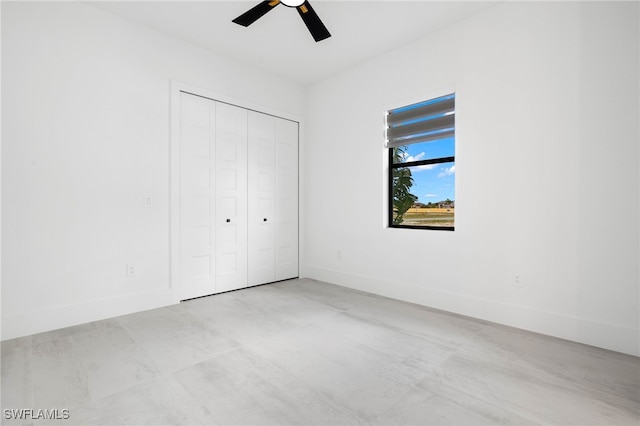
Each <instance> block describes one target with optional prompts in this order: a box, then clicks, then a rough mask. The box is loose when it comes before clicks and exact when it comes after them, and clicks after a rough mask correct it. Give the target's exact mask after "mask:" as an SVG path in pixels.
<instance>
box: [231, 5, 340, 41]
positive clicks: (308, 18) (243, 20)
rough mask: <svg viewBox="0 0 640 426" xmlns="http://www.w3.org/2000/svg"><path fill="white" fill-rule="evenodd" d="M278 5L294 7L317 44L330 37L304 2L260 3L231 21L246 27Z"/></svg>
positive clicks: (314, 13) (325, 28)
mask: <svg viewBox="0 0 640 426" xmlns="http://www.w3.org/2000/svg"><path fill="white" fill-rule="evenodd" d="M280 3H282V4H284V5H285V6H287V7H294V8H296V9H297V10H298V13H299V14H300V17H301V18H302V20H303V21H304V23H305V25H306V26H307V28H308V29H309V32H310V33H311V35H312V36H313V39H314V40H315V41H316V42H318V41H321V40H324V39H325V38H329V37H331V34H329V30H327V27H325V26H324V24H323V23H322V21H321V20H320V18H319V17H318V14H316V12H315V11H314V10H313V8H312V7H311V5H310V4H309V2H308V1H306V0H271V1H269V0H267V1H263V2H260V3H259V4H258V5H257V6H254V7H253V8H251V9H249V10H248V11H246V12H245V13H243V14H242V15H240V16H238V17H237V18H236V19H234V20H233V22H235V23H236V24H238V25H242V26H243V27H248V26H249V25H251V24H253V23H254V22H256V21H257V20H258V19H259V18H261V17H263V16H264V15H265V14H266V13H267V12H269V11H271V10H273V9H274V8H275V7H276V6H277V5H279V4H280Z"/></svg>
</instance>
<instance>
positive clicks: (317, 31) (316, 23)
mask: <svg viewBox="0 0 640 426" xmlns="http://www.w3.org/2000/svg"><path fill="white" fill-rule="evenodd" d="M296 9H298V13H299V14H300V16H301V17H302V20H303V21H304V23H305V25H306V26H307V28H308V29H309V32H310V33H311V35H312V36H313V39H314V40H315V41H321V40H324V39H325V38H329V37H331V34H330V33H329V30H327V27H325V26H324V24H323V23H322V21H321V20H320V17H318V14H317V13H316V11H315V10H313V8H312V7H311V5H310V4H309V2H308V1H305V2H304V3H302V4H301V5H300V6H298V7H296Z"/></svg>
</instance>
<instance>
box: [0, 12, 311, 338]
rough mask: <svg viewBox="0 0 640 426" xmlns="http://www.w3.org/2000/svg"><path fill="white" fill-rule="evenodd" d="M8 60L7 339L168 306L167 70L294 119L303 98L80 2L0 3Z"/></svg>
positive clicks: (294, 89) (279, 83) (277, 82)
mask: <svg viewBox="0 0 640 426" xmlns="http://www.w3.org/2000/svg"><path fill="white" fill-rule="evenodd" d="M2 65H3V69H2V113H3V115H2V122H3V123H2V124H3V126H2V206H3V212H2V254H3V258H2V263H3V265H2V266H3V268H2V319H3V321H2V338H3V339H7V338H12V337H16V336H20V335H26V334H31V333H35V332H40V331H45V330H49V329H55V328H59V327H64V326H68V325H72V324H78V323H82V322H86V321H92V320H97V319H100V318H105V317H109V316H114V315H118V314H122V313H128V312H133V311H137V310H142V309H148V308H153V307H158V306H162V305H166V304H169V303H171V297H170V289H169V285H170V279H169V277H170V271H169V161H170V159H169V134H170V132H169V115H170V107H169V99H170V91H169V84H170V80H178V81H183V82H187V83H190V84H192V85H195V86H199V87H203V88H206V89H210V90H212V91H215V92H217V93H221V94H226V95H228V96H230V97H233V98H235V99H239V100H242V101H244V100H246V101H247V102H249V103H251V104H252V105H265V106H268V107H269V108H271V109H275V110H280V111H286V112H290V113H292V114H297V115H301V114H303V111H304V107H305V102H306V97H305V91H304V89H303V88H302V87H299V86H295V85H292V84H289V83H288V82H285V81H283V80H281V79H278V78H277V77H274V76H269V75H265V73H263V72H257V71H254V70H252V69H248V68H245V67H243V66H241V65H238V64H236V63H234V62H232V61H230V60H227V59H226V58H224V57H218V56H215V55H212V54H211V53H209V52H206V51H204V50H201V49H198V48H196V47H194V46H191V45H189V44H185V43H183V42H180V41H178V40H176V39H173V38H170V37H166V36H163V35H161V34H159V33H156V32H154V31H151V30H147V29H145V28H142V27H140V26H138V25H134V24H131V23H129V22H127V21H125V20H122V19H120V18H117V17H115V16H114V15H110V14H109V13H107V12H103V11H102V10H98V9H95V8H93V7H90V6H86V5H82V4H78V3H68V2H59V3H7V2H3V3H2ZM146 195H150V196H152V197H153V205H152V206H151V207H148V208H144V207H143V198H144V196H146ZM129 263H131V264H134V265H135V267H136V269H137V271H136V275H135V276H133V277H127V276H126V274H125V265H126V264H129Z"/></svg>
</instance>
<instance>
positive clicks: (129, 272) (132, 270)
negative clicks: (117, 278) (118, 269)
mask: <svg viewBox="0 0 640 426" xmlns="http://www.w3.org/2000/svg"><path fill="white" fill-rule="evenodd" d="M135 274H136V266H135V265H132V264H131V263H129V264H127V276H128V277H132V276H134V275H135Z"/></svg>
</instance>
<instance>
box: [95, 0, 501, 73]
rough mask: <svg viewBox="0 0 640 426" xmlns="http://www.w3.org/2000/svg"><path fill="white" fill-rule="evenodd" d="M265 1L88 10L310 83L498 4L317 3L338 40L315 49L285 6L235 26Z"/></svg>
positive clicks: (127, 4)
mask: <svg viewBox="0 0 640 426" xmlns="http://www.w3.org/2000/svg"><path fill="white" fill-rule="evenodd" d="M259 1H260V0H251V1H244V0H236V1H217V0H212V1H179V0H176V1H106V2H93V1H92V2H89V3H88V4H91V5H93V6H95V7H99V8H101V9H103V10H106V11H109V12H111V13H114V14H116V15H119V16H121V17H123V18H126V19H129V20H131V21H134V22H137V23H140V24H143V25H145V26H148V27H151V28H154V29H156V30H159V31H162V32H164V33H166V34H170V35H173V36H175V37H177V38H180V39H182V40H185V41H187V42H190V43H192V44H195V45H198V46H200V47H203V48H206V49H208V50H211V51H213V52H216V53H218V54H223V55H226V56H228V57H231V58H233V59H235V60H237V61H241V62H244V63H246V64H249V65H250V66H253V67H256V68H258V69H262V70H265V71H269V72H272V73H274V74H277V75H280V76H283V77H285V78H288V79H292V80H294V81H297V82H300V83H302V84H311V83H313V82H316V81H319V80H322V79H324V78H326V77H328V76H330V75H332V74H335V73H337V72H339V71H342V70H344V69H347V68H350V67H352V66H355V65H357V64H359V63H362V62H364V61H366V60H367V59H369V58H372V57H375V56H377V55H380V54H382V53H384V52H386V51H390V50H393V49H395V48H398V47H400V46H403V45H405V44H406V43H409V42H411V41H413V40H416V39H418V38H420V37H422V36H424V35H426V34H428V33H430V32H433V31H435V30H437V29H438V28H440V27H442V26H445V25H448V24H451V23H453V22H456V21H459V20H462V19H464V18H466V17H468V16H471V15H473V14H475V13H478V12H479V11H481V10H483V9H486V8H488V7H491V6H493V5H495V4H496V3H498V2H497V1H492V2H488V1H477V0H476V1H451V0H449V1H432V0H422V1H415V0H414V1H376V0H373V1H372V0H368V1H365V0H352V1H338V0H310V3H311V5H312V6H313V7H314V9H315V11H316V12H317V14H318V15H319V16H320V18H321V19H322V21H323V22H324V24H325V25H326V26H327V28H328V29H329V31H330V32H331V34H332V37H330V38H328V39H326V40H323V41H321V42H319V43H316V42H315V41H314V40H313V38H312V37H311V35H310V34H309V32H308V31H307V28H306V27H305V25H304V23H303V22H302V20H301V19H300V16H299V15H298V12H297V11H296V10H295V9H292V8H288V7H285V6H284V5H278V6H277V7H276V8H275V9H273V10H272V11H270V12H269V13H267V14H266V15H265V16H263V17H262V18H260V19H259V20H258V21H256V22H255V23H254V24H252V25H251V26H249V27H246V28H245V27H242V26H240V25H237V24H234V23H233V22H231V20H232V19H234V18H235V17H237V16H239V15H240V14H242V13H244V12H245V11H247V10H248V9H250V8H251V7H253V6H255V5H256V4H258V3H259Z"/></svg>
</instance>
